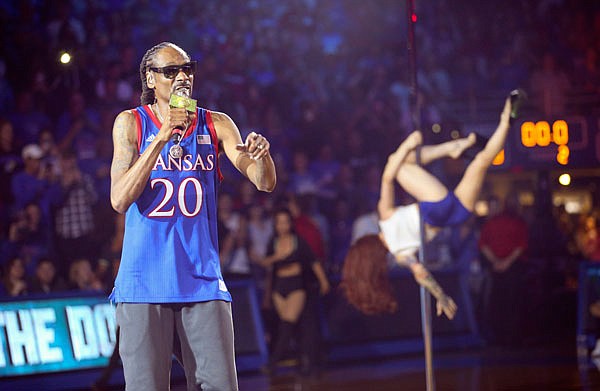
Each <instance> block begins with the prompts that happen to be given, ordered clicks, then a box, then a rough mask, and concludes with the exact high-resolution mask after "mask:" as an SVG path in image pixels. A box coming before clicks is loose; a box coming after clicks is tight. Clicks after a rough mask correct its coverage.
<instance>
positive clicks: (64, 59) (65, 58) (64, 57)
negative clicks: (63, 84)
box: [59, 52, 72, 65]
mask: <svg viewBox="0 0 600 391" xmlns="http://www.w3.org/2000/svg"><path fill="white" fill-rule="evenodd" d="M71 59H72V58H71V55H70V54H69V52H62V53H61V54H60V58H59V61H60V63H61V64H65V65H66V64H68V63H70V62H71Z"/></svg>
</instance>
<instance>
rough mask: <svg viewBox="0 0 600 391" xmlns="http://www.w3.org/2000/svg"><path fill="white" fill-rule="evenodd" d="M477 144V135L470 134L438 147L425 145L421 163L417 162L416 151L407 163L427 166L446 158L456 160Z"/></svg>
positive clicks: (422, 149)
mask: <svg viewBox="0 0 600 391" xmlns="http://www.w3.org/2000/svg"><path fill="white" fill-rule="evenodd" d="M474 143H475V133H471V134H469V135H468V136H467V137H463V138H459V139H456V140H451V141H446V142H444V143H441V144H436V145H423V146H422V147H421V161H420V162H417V154H416V151H415V150H413V151H411V152H410V153H409V154H408V155H407V156H406V160H405V163H413V164H422V165H427V164H429V163H431V162H432V161H434V160H437V159H441V158H444V157H451V158H452V159H456V158H458V157H460V155H462V153H463V152H464V151H465V149H467V148H469V147H470V146H471V145H473V144H474Z"/></svg>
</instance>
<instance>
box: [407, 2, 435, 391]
mask: <svg viewBox="0 0 600 391" xmlns="http://www.w3.org/2000/svg"><path fill="white" fill-rule="evenodd" d="M406 15H407V19H408V40H407V47H408V65H409V71H410V87H411V88H410V91H411V107H412V122H413V129H415V130H417V129H419V130H420V129H421V103H420V101H419V98H418V94H419V89H418V88H419V87H418V84H417V52H416V46H415V23H416V21H417V16H416V13H415V3H414V0H407V1H406ZM420 222H421V224H420V225H421V246H420V247H419V259H420V260H421V262H423V263H425V223H424V221H423V217H422V216H420ZM419 287H420V294H421V328H422V333H423V343H424V350H425V376H426V378H425V380H426V385H427V391H435V379H434V376H433V354H432V346H431V338H432V337H431V295H430V294H429V292H428V291H427V290H426V289H425V288H424V287H423V286H419Z"/></svg>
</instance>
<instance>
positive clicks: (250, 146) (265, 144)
mask: <svg viewBox="0 0 600 391" xmlns="http://www.w3.org/2000/svg"><path fill="white" fill-rule="evenodd" d="M235 148H236V149H237V150H238V151H242V152H246V153H247V154H249V155H250V158H251V159H254V160H259V159H262V158H264V157H266V156H267V155H268V154H269V149H270V148H271V144H270V143H269V141H268V140H267V139H266V138H265V137H264V136H263V135H261V134H258V133H255V132H250V134H249V135H248V137H246V141H245V142H244V144H238V145H236V146H235Z"/></svg>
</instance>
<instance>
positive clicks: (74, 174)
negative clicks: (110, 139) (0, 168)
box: [51, 152, 97, 272]
mask: <svg viewBox="0 0 600 391" xmlns="http://www.w3.org/2000/svg"><path fill="white" fill-rule="evenodd" d="M60 170H61V178H60V183H57V184H55V185H54V186H53V188H52V196H51V198H52V205H53V206H54V216H55V217H54V229H55V232H56V241H55V243H56V250H57V254H58V256H59V257H60V260H61V262H65V264H64V265H60V266H61V267H63V266H66V265H68V263H69V262H70V261H72V260H74V259H75V258H88V257H92V256H94V255H95V254H94V252H95V249H94V248H95V246H94V245H95V244H96V243H95V239H94V229H95V222H94V206H95V203H96V199H97V195H96V190H95V189H94V185H93V181H92V178H90V177H89V176H88V175H85V174H82V173H81V171H80V170H79V166H78V164H77V159H76V157H75V155H74V154H73V153H69V152H65V153H63V154H62V155H61V158H60ZM66 269H67V267H65V268H64V269H62V270H63V272H64V271H65V270H66Z"/></svg>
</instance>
